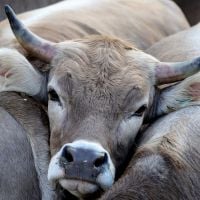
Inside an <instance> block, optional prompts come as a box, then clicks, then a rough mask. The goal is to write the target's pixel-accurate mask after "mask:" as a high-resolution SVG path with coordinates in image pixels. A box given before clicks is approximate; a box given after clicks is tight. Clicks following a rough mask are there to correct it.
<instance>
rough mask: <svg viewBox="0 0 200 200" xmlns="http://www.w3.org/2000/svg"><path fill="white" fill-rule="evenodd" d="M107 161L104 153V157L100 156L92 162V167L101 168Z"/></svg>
mask: <svg viewBox="0 0 200 200" xmlns="http://www.w3.org/2000/svg"><path fill="white" fill-rule="evenodd" d="M107 161H108V156H107V154H106V153H104V155H102V156H100V157H99V158H97V159H96V160H95V161H94V166H95V167H101V166H102V165H104V164H105V163H107Z"/></svg>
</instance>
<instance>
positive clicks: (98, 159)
mask: <svg viewBox="0 0 200 200" xmlns="http://www.w3.org/2000/svg"><path fill="white" fill-rule="evenodd" d="M59 162H60V163H59V164H60V166H61V167H63V168H64V169H65V174H66V175H65V178H67V179H74V180H76V179H77V180H84V181H88V182H90V183H94V184H95V183H96V179H97V177H98V175H99V174H100V173H102V172H103V170H105V168H106V167H107V165H108V156H107V154H106V153H104V152H98V151H94V150H90V149H89V150H88V149H83V148H73V147H70V146H66V147H65V148H64V149H63V151H62V153H61V158H60V161H59Z"/></svg>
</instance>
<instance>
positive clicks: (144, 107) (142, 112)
mask: <svg viewBox="0 0 200 200" xmlns="http://www.w3.org/2000/svg"><path fill="white" fill-rule="evenodd" d="M146 109H147V106H146V105H143V106H141V107H140V108H139V109H138V110H136V112H134V113H133V114H132V115H131V116H130V117H129V119H130V118H131V117H142V115H143V114H144V112H145V111H146Z"/></svg>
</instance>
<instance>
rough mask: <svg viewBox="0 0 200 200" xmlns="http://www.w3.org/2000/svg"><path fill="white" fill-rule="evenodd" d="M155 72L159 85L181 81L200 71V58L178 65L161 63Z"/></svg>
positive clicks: (178, 63)
mask: <svg viewBox="0 0 200 200" xmlns="http://www.w3.org/2000/svg"><path fill="white" fill-rule="evenodd" d="M155 70H156V71H155V73H156V83H157V85H161V84H166V83H173V82H176V81H181V80H183V79H185V78H187V77H188V76H191V75H193V74H195V73H197V72H198V71H200V57H198V58H195V59H193V60H190V61H184V62H177V63H164V62H161V63H160V64H159V65H158V66H157V67H156V69H155Z"/></svg>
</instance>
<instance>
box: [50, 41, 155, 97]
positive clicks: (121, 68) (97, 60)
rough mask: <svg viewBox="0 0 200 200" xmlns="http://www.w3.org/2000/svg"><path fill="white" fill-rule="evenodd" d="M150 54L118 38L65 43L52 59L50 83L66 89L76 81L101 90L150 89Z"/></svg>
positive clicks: (151, 60) (151, 61) (87, 87)
mask: <svg viewBox="0 0 200 200" xmlns="http://www.w3.org/2000/svg"><path fill="white" fill-rule="evenodd" d="M153 62H155V60H153V59H152V58H151V57H149V56H148V55H146V54H145V53H142V52H141V51H139V50H137V49H135V48H134V47H131V46H128V45H127V44H126V43H124V42H121V41H120V40H117V39H110V38H103V39H102V37H99V38H98V39H96V38H95V39H93V40H91V39H90V40H89V39H84V40H81V41H73V42H67V43H63V44H62V45H61V47H60V53H59V54H58V55H57V57H56V58H55V59H54V60H53V62H52V66H53V68H52V70H51V73H50V84H53V83H54V85H55V83H56V85H57V86H58V87H59V88H60V90H64V89H66V87H65V86H66V85H67V84H69V79H72V80H73V83H74V82H75V83H74V84H78V85H79V86H84V87H85V88H86V89H89V90H96V91H97V90H99V91H100V93H102V92H104V93H112V94H113V93H115V92H116V91H117V90H122V89H123V90H124V91H126V90H130V89H131V88H132V87H135V88H138V89H140V90H141V93H144V95H145V93H146V92H147V90H148V88H149V85H150V82H151V81H152V71H153V68H151V67H149V66H148V63H151V65H152V63H153Z"/></svg>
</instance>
